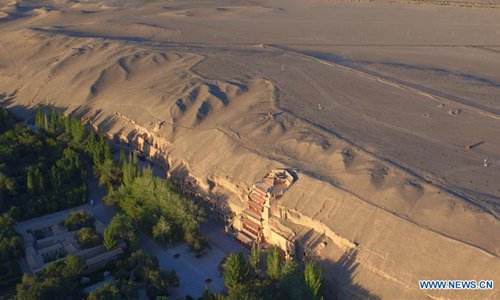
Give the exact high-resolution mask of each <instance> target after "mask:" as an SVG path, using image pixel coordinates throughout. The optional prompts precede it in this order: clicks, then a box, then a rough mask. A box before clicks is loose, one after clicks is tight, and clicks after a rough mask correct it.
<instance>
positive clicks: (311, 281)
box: [304, 262, 323, 300]
mask: <svg viewBox="0 0 500 300" xmlns="http://www.w3.org/2000/svg"><path fill="white" fill-rule="evenodd" d="M304 281H305V284H306V287H307V290H308V295H309V297H310V299H314V300H319V299H323V296H321V294H320V292H319V289H320V288H321V284H322V283H323V271H322V270H321V268H320V267H319V266H316V265H315V264H314V263H313V262H307V263H306V266H305V269H304Z"/></svg>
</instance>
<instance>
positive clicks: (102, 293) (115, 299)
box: [87, 283, 122, 300]
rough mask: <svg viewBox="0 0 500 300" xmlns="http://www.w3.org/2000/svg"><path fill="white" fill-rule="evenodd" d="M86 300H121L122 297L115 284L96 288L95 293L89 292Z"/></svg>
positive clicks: (106, 284)
mask: <svg viewBox="0 0 500 300" xmlns="http://www.w3.org/2000/svg"><path fill="white" fill-rule="evenodd" d="M87 299H88V300H121V299H122V295H121V294H120V289H118V287H117V286H116V284H111V283H105V284H104V285H103V286H101V287H98V288H97V289H95V291H93V292H91V293H90V294H89V296H88V298H87Z"/></svg>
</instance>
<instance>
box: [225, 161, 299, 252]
mask: <svg viewBox="0 0 500 300" xmlns="http://www.w3.org/2000/svg"><path fill="white" fill-rule="evenodd" d="M295 180H296V177H295V174H294V173H293V172H292V171H289V170H285V169H277V170H272V171H271V172H269V173H268V174H267V175H266V176H264V178H262V179H261V180H260V181H258V182H256V183H255V184H254V185H253V186H252V189H251V191H250V193H249V194H248V199H247V203H246V204H247V206H246V208H245V209H244V210H243V212H242V213H241V214H239V215H237V216H236V217H235V218H234V219H233V221H232V222H231V224H230V226H231V227H232V228H233V229H234V230H235V237H236V238H237V239H238V240H239V241H240V242H242V243H243V244H246V245H249V246H250V245H251V244H253V243H255V242H257V243H266V244H272V245H276V246H279V247H280V248H282V249H283V250H285V252H286V253H288V254H290V255H293V249H294V243H295V241H293V239H291V238H290V237H287V236H283V234H282V233H281V231H278V230H275V229H274V225H273V224H274V222H272V219H273V217H277V218H279V219H283V211H282V209H281V208H280V205H279V198H281V197H282V196H283V195H284V193H285V192H286V191H287V190H288V188H289V187H290V186H291V185H292V184H293V183H294V181H295Z"/></svg>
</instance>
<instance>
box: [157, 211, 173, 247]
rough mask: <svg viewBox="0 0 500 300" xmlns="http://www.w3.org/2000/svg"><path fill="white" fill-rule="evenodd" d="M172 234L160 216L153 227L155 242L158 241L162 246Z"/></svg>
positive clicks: (166, 222)
mask: <svg viewBox="0 0 500 300" xmlns="http://www.w3.org/2000/svg"><path fill="white" fill-rule="evenodd" d="M171 232H172V226H171V225H170V223H169V222H168V221H167V220H166V219H165V217H163V216H161V217H160V219H159V220H158V223H156V225H155V226H154V227H153V237H154V238H155V239H157V240H160V241H161V243H162V244H163V245H164V244H165V240H166V239H167V238H169V237H170V234H171Z"/></svg>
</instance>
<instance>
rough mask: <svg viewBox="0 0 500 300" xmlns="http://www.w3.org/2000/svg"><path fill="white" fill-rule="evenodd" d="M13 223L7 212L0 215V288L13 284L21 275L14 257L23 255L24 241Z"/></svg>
mask: <svg viewBox="0 0 500 300" xmlns="http://www.w3.org/2000/svg"><path fill="white" fill-rule="evenodd" d="M14 223H15V221H14V219H12V217H11V216H10V215H8V214H3V215H1V216H0V289H1V288H7V287H10V286H13V285H15V283H16V282H17V281H18V280H19V278H20V276H21V272H20V270H19V267H18V266H17V263H16V262H15V261H14V259H17V258H19V257H21V256H22V255H23V248H24V242H23V239H22V238H21V236H20V235H19V234H18V233H17V232H16V231H15V230H14V227H13V226H14Z"/></svg>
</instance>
